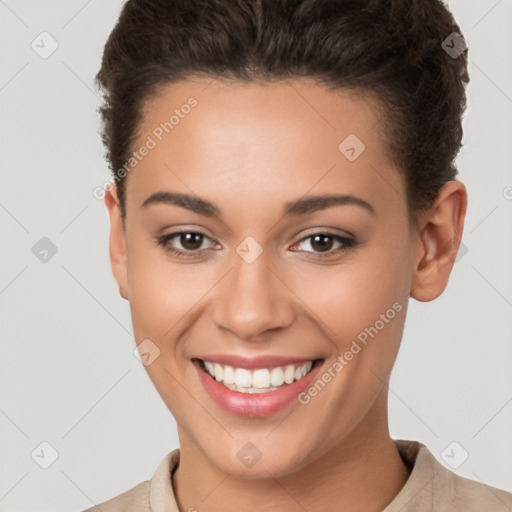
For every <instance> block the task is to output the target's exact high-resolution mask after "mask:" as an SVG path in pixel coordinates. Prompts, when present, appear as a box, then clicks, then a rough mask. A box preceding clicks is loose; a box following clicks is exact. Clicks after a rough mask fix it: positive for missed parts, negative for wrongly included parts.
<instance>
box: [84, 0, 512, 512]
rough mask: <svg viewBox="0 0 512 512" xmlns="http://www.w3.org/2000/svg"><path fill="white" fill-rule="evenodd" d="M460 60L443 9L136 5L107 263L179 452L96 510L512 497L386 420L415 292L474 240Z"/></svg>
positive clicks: (421, 507)
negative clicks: (466, 232)
mask: <svg viewBox="0 0 512 512" xmlns="http://www.w3.org/2000/svg"><path fill="white" fill-rule="evenodd" d="M465 50H466V48H465V43H464V39H463V38H462V36H461V35H460V30H459V27H458V26H457V24H456V23H455V21H454V19H453V17H452V15H451V14H450V13H449V12H448V10H447V9H446V7H445V6H444V5H443V4H442V3H441V2H440V1H438V0H428V1H421V2H419V1H413V0H393V1H390V0H374V1H349V0H344V1H334V0H332V1H315V0H305V1H297V0H295V1H294V0H259V1H256V0H215V1H209V2H203V1H200V0H186V1H185V0H181V1H172V2H169V1H165V0H128V2H127V3H126V4H125V6H124V8H123V10H122V13H121V15H120V18H119V21H118V23H117V25H116V27H115V28H114V30H113V32H112V34H111V35H110V37H109V40H108V42H107V44H106V46H105V51H104V57H103V62H102V67H101V69H100V71H99V73H98V77H97V79H98V83H99V85H100V86H101V88H102V90H103V92H104V95H105V96H104V99H105V103H104V106H103V108H102V110H101V112H102V115H103V119H104V132H103V139H104V142H105V145H106V148H107V154H108V159H109V164H110V167H111V169H112V172H113V175H112V178H113V179H112V185H113V186H109V187H106V188H105V204H106V206H107V208H108V212H109V215H110V223H111V231H110V257H111V263H112V270H113V273H114V276H115V278H116V280H117V282H118V284H119V290H120V293H121V295H122V296H123V297H124V298H125V299H126V300H128V301H129V302H130V308H131V314H132V321H133V327H134V335H135V339H136V344H137V346H138V349H139V353H140V357H141V360H142V362H143V364H144V365H145V367H146V369H147V371H148V374H149V376H150V378H151V380H152V382H153V383H154V385H155V387H156V389H157V391H158V392H159V394H160V396H161V397H162V399H163V400H164V402H165V404H166V405H167V407H168V408H169V410H170V411H171V412H172V414H173V416H174V417H175V419H176V422H177V425H178V435H179V441H180V447H179V449H176V450H174V451H172V452H171V453H169V454H168V455H166V456H165V457H164V459H163V460H162V462H161V463H160V465H159V466H158V468H157V469H156V471H155V474H154V476H153V478H152V479H151V480H148V481H145V482H142V483H140V484H139V485H137V486H136V487H134V488H132V489H130V490H128V491H126V492H125V493H123V494H121V495H119V496H117V497H114V498H112V499H111V500H109V501H107V502H105V503H102V504H100V505H98V508H99V509H101V510H103V511H114V510H123V511H124V512H128V511H139V510H151V511H152V512H164V511H165V512H170V511H172V512H178V511H182V512H183V511H193V510H197V511H201V510H207V511H210V512H217V511H223V512H226V511H228V512H229V511H232V510H233V511H234V510H236V511H244V510H247V511H249V510H250V511H267V510H283V511H304V510H308V511H317V510H318V511H324V510H353V511H356V510H357V511H365V512H370V511H375V512H381V511H385V512H395V511H396V512H398V511H399V510H401V511H405V510H414V511H417V512H423V511H427V510H428V511H430V510H451V511H453V510H464V511H466V512H467V511H477V510H478V511H480V510H485V511H494V510H496V511H498V510H504V509H506V507H508V508H512V495H511V494H509V493H506V492H505V491H503V490H499V489H495V488H489V487H487V486H485V485H484V484H481V483H478V482H475V481H472V480H468V479H465V478H462V477H459V476H457V475H456V474H455V473H452V472H450V471H448V470H447V469H445V468H444V467H443V466H442V465H441V464H440V463H439V462H438V461H437V460H436V459H435V458H434V457H433V455H432V454H431V453H430V451H429V450H428V448H427V447H426V446H424V445H422V444H421V443H418V442H415V441H405V440H393V439H391V437H390V434H389V430H388V416H387V396H388V388H387V384H388V382H389V378H390V373H391V370H392V368H393V364H394V362H395V359H396V356H397V353H398V349H399V346H400V342H401V338H402V332H403V327H404V322H405V318H406V312H407V306H408V300H409V297H412V298H414V299H416V300H418V301H422V302H427V301H432V300H434V299H436V298H437V297H438V296H439V295H440V294H441V293H442V292H443V290H444V289H445V287H446V285H447V282H448V279H449V276H450V272H451V270H452V267H453V263H454V261H455V258H456V256H457V252H458V249H459V245H460V240H461V238H462V233H463V225H464V218H465V213H466V207H467V193H466V189H465V187H464V185H463V184H462V183H461V182H460V181H458V180H457V179H456V175H457V169H456V168H455V167H454V164H453V162H454V159H455V157H456V155H457V153H458V151H459V149H460V146H461V139H462V128H461V118H462V115H463V112H464V109H465V106H466V96H465V85H466V84H467V82H468V80H469V78H468V74H467V69H466V66H467V56H466V51H465ZM89 510H91V511H92V510H96V508H95V507H93V508H91V509H89Z"/></svg>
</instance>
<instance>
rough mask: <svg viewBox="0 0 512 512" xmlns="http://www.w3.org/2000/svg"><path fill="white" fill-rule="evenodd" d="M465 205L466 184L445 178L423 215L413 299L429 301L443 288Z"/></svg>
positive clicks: (455, 248)
mask: <svg viewBox="0 0 512 512" xmlns="http://www.w3.org/2000/svg"><path fill="white" fill-rule="evenodd" d="M466 208H467V192H466V187H465V186H464V185H463V184H462V183H461V182H460V181H448V182H446V183H445V184H444V185H443V187H442V188H441V190H440V191H439V194H438V196H437V199H436V201H435V203H434V204H433V205H432V207H431V208H430V209H429V211H428V212H427V213H426V214H425V215H424V216H422V220H421V223H420V226H419V230H418V233H417V235H416V237H417V238H416V249H415V255H414V266H413V274H412V279H411V291H410V296H411V297H413V298H415V299H416V300H419V301H421V302H429V301H431V300H434V299H435V298H437V297H439V295H441V293H443V291H444V289H445V288H446V285H447V284H448V278H449V277H450V273H451V271H452V268H453V264H454V263H455V258H456V256H457V252H458V250H459V246H460V242H461V238H462V231H463V229H464V218H465V216H466Z"/></svg>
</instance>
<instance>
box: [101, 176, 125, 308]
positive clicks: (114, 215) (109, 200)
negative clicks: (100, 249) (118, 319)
mask: <svg viewBox="0 0 512 512" xmlns="http://www.w3.org/2000/svg"><path fill="white" fill-rule="evenodd" d="M105 206H106V207H107V210H108V214H109V217H110V240H109V253H110V264H111V268H112V273H113V274H114V277H115V279H116V281H117V284H118V286H119V294H120V295H121V297H123V299H126V300H129V292H128V269H127V253H126V239H125V233H124V230H123V222H122V217H121V204H120V202H119V198H118V195H117V187H116V186H112V187H111V188H109V189H107V190H106V191H105Z"/></svg>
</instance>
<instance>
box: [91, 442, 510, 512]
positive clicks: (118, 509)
mask: <svg viewBox="0 0 512 512" xmlns="http://www.w3.org/2000/svg"><path fill="white" fill-rule="evenodd" d="M394 443H395V446H396V447H397V450H398V452H399V453H400V456H401V457H402V459H403V461H404V462H405V464H407V465H408V466H409V467H411V468H412V472H411V474H410V476H409V479H408V480H407V482H406V483H405V485H404V486H403V487H402V490H401V491H400V492H399V493H398V494H397V495H396V496H395V498H394V500H393V501H392V502H391V503H390V504H389V505H388V506H387V507H386V508H384V510H383V511H382V512H477V511H478V512H507V511H508V512H511V511H512V494H510V493H508V492H505V491H503V490H500V489H496V488H495V487H490V486H487V485H485V484H483V483H480V482H476V481H474V480H469V479H467V478H463V477H461V476H458V475H456V474H455V473H453V472H452V471H449V470H448V469H446V468H445V467H444V466H443V465H442V464H440V463H439V462H438V461H437V459H435V457H434V456H433V455H432V453H430V451H429V450H428V449H427V447H426V446H425V445H423V444H421V443H419V442H417V441H404V440H394ZM179 460H180V450H179V448H178V449H176V450H173V451H172V452H170V453H168V454H167V455H166V456H165V457H164V459H163V460H162V461H161V462H160V464H159V465H158V467H157V468H156V471H155V473H154V475H153V478H152V479H151V480H146V481H144V482H141V483H140V484H138V485H136V486H135V487H132V488H131V489H129V490H128V491H126V492H124V493H122V494H120V495H119V496H116V497H114V498H112V499H110V500H108V501H105V502H103V503H100V504H99V505H98V506H94V507H92V508H89V509H87V510H85V511H84V512H100V511H101V512H143V511H149V512H187V511H180V510H179V508H178V505H177V503H176V499H175V497H174V491H173V487H172V481H171V474H172V471H174V469H176V467H177V466H178V463H179Z"/></svg>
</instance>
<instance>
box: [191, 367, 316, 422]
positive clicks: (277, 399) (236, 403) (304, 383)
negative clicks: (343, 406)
mask: <svg viewBox="0 0 512 512" xmlns="http://www.w3.org/2000/svg"><path fill="white" fill-rule="evenodd" d="M192 363H193V365H194V366H195V367H196V370H197V371H198V373H199V378H200V379H201V382H202V383H203V385H204V387H205V388H206V391H208V393H209V394H210V396H211V397H212V399H213V401H214V402H215V403H216V404H217V405H218V406H219V407H221V408H222V409H224V410H225V411H227V412H229V413H231V414H235V415H237V416H245V417H247V418H264V417H266V416H270V415H272V414H276V413H277V412H279V411H282V410H283V409H284V408H285V407H287V406H288V405H290V404H291V403H292V402H294V401H296V400H297V398H298V396H299V394H300V393H302V392H303V391H304V390H305V389H306V388H307V387H308V386H309V385H310V383H311V381H312V380H313V379H314V378H315V377H316V375H317V374H318V372H319V371H320V368H321V367H322V364H323V361H316V362H315V364H314V365H313V368H312V369H311V371H310V372H309V373H308V374H307V375H306V376H305V377H303V378H302V379H300V380H298V381H295V382H293V383H292V384H287V385H285V386H283V387H282V388H279V389H277V390H275V391H269V392H268V393H253V394H251V393H240V392H239V391H231V390H230V389H228V388H227V387H226V386H224V385H223V384H221V383H220V382H218V381H216V380H215V379H214V378H213V377H211V375H210V374H209V373H206V371H205V370H204V369H203V367H202V365H201V363H200V362H199V360H197V359H194V360H192Z"/></svg>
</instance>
